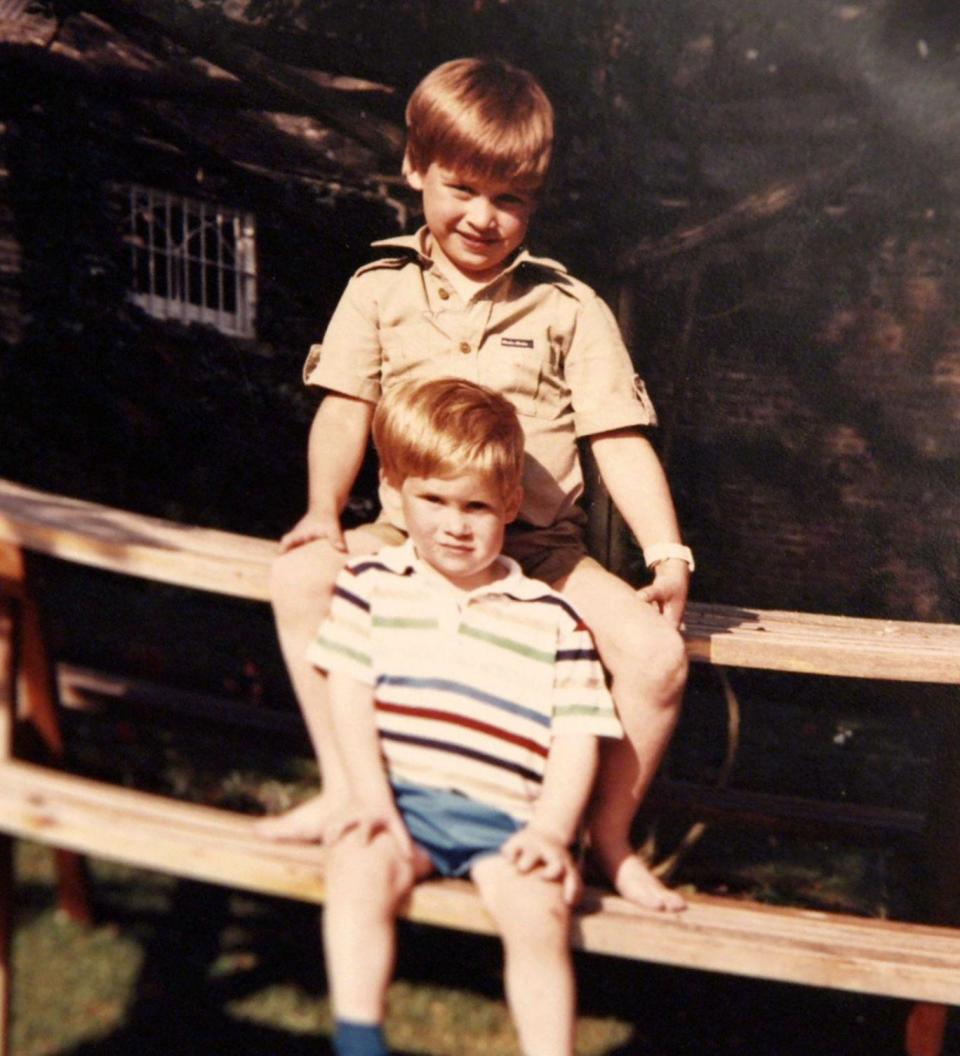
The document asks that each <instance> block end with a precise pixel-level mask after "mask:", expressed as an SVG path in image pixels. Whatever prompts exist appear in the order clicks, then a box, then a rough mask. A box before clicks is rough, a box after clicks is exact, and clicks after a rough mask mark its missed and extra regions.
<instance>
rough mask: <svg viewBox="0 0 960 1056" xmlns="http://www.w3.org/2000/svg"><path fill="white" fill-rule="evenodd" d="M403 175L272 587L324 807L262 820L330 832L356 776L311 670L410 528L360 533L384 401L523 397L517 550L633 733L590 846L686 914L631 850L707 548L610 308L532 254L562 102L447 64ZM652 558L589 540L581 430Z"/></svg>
mask: <svg viewBox="0 0 960 1056" xmlns="http://www.w3.org/2000/svg"><path fill="white" fill-rule="evenodd" d="M407 130H408V144H407V152H406V156H405V159H404V172H405V174H406V177H407V179H408V181H409V183H410V185H411V186H412V187H414V188H415V189H416V190H419V191H421V193H422V195H423V208H424V215H425V219H426V226H425V227H424V228H423V229H422V230H421V231H419V232H418V233H417V234H416V235H414V236H411V237H407V238H400V239H390V240H387V241H385V242H382V243H378V244H377V245H378V247H380V248H381V249H382V250H383V251H384V255H383V257H382V258H381V259H379V260H377V261H375V262H374V263H372V264H370V265H368V266H366V267H364V268H361V269H360V270H359V271H358V272H357V274H356V275H355V276H354V277H353V278H352V279H351V281H350V283H349V284H348V286H347V289H346V290H345V292H344V294H343V297H342V298H341V301H340V304H339V306H338V307H337V310H336V312H335V313H334V316H333V318H332V319H331V321H330V324H329V327H328V329H327V332H326V334H325V336H324V339H323V343H322V345H320V346H315V347H314V348H313V349H311V351H310V355H309V357H308V360H307V364H306V367H305V379H306V381H307V383H308V384H311V385H316V386H318V387H321V388H322V389H324V390H326V396H325V398H324V400H323V402H322V403H321V405H320V408H319V410H318V412H317V416H316V418H315V420H314V423H313V426H312V427H311V431H310V439H309V451H308V460H309V481H310V484H309V487H310V493H309V503H308V510H307V513H306V514H305V515H304V516H303V518H301V520H300V521H299V522H298V523H297V524H296V525H295V526H294V527H293V528H292V529H291V531H290V532H288V533H287V534H286V535H285V536H284V537H283V539H282V540H281V551H282V556H281V557H280V558H279V559H278V561H277V562H276V564H275V569H274V577H273V597H274V609H275V613H276V619H277V628H278V633H279V636H280V641H281V646H282V648H283V651H284V656H285V659H286V662H287V666H288V669H289V671H290V674H291V678H292V680H293V683H294V688H295V690H296V692H297V695H298V698H299V701H300V705H301V708H302V709H303V713H304V716H305V719H306V721H307V725H308V728H309V730H310V733H311V737H312V739H313V743H314V746H315V748H316V750H317V753H318V756H319V759H320V765H321V769H322V772H323V777H324V795H323V797H322V798H321V797H318V798H317V799H315V800H311V801H308V802H307V803H305V804H303V805H301V806H300V807H299V808H297V809H296V810H294V811H292V812H290V813H288V814H286V815H283V816H281V817H279V818H276V819H269V820H268V821H264V822H262V823H261V825H260V829H261V831H262V832H263V833H264V835H266V836H269V837H271V838H275V839H295V840H306V839H319V838H322V832H323V827H324V824H325V818H326V817H327V814H328V812H329V810H330V809H331V806H335V805H336V804H337V803H338V802H339V801H340V800H341V799H342V796H343V789H344V780H343V774H342V771H341V768H340V764H339V761H338V759H337V757H336V752H335V751H333V749H332V741H331V735H330V728H329V722H330V720H329V715H328V712H327V705H326V687H325V682H324V678H323V676H322V675H321V674H320V673H318V672H317V671H316V670H315V669H313V668H312V666H311V665H310V664H309V662H308V661H307V659H306V652H307V647H308V644H309V642H310V640H311V638H312V636H313V632H314V630H315V628H316V625H317V622H318V621H319V619H320V618H321V617H322V616H323V615H324V613H325V612H326V610H327V608H328V606H329V598H330V595H331V591H332V586H333V581H334V579H335V578H336V575H337V573H338V571H339V569H340V568H341V567H342V565H343V563H344V561H345V560H346V555H347V553H348V552H349V553H364V552H373V551H375V550H376V549H378V548H379V547H380V546H382V545H383V544H384V543H385V542H386V543H395V542H398V541H399V540H401V539H403V538H404V526H403V520H402V514H401V511H399V510H398V509H397V508H396V507H395V505H394V504H391V502H390V501H389V500H390V496H389V495H386V496H382V498H384V500H385V501H384V504H383V512H382V514H381V517H380V519H379V520H378V521H377V522H375V523H374V524H371V525H364V526H361V527H359V528H355V529H352V530H350V531H347V532H344V531H343V530H342V528H341V524H340V515H341V513H342V511H343V508H344V506H345V504H346V501H347V498H348V497H349V493H350V489H351V487H352V485H353V482H354V480H355V478H356V475H357V473H358V471H359V468H360V465H361V462H362V460H363V457H364V453H365V451H366V447H367V443H368V438H369V434H370V424H371V420H372V417H373V412H374V408H375V405H376V403H377V401H378V400H379V398H380V396H381V394H382V393H383V392H385V391H389V390H390V388H392V386H394V385H395V384H396V383H397V382H399V381H402V380H407V379H411V378H418V379H426V378H434V377H443V376H454V377H462V378H466V379H468V380H472V381H476V382H479V383H481V384H483V385H486V386H489V387H491V388H493V389H496V390H497V391H499V392H501V393H503V394H504V395H505V396H506V397H507V398H508V399H509V400H510V401H511V403H513V405H514V406H515V407H516V409H517V412H518V415H519V417H520V421H521V424H522V427H523V430H524V434H525V441H526V450H527V459H526V464H525V471H524V480H523V487H524V495H525V498H524V502H523V505H522V506H521V508H520V511H519V515H518V518H517V520H516V522H515V523H514V524H513V525H511V526H510V529H509V531H508V533H507V538H506V543H505V548H504V552H505V553H506V554H508V555H510V556H512V557H514V558H515V559H516V560H518V561H519V562H520V564H521V566H522V567H523V569H524V571H525V572H527V573H528V574H529V575H533V576H535V577H537V578H540V579H543V580H544V581H546V582H548V583H550V584H551V585H552V586H554V587H555V588H556V589H558V590H560V591H561V592H562V593H563V594H564V595H565V596H567V597H568V598H570V600H571V601H572V602H573V604H574V605H575V606H576V608H577V609H578V610H579V611H580V612H581V613H582V615H583V617H584V619H585V620H586V621H587V623H588V625H589V626H590V628H591V630H592V631H593V634H594V637H595V639H596V641H597V646H598V648H599V650H600V655H601V657H602V659H603V662H604V665H605V666H606V668H607V670H608V671H609V672H610V674H611V676H612V689H613V695H614V699H615V701H616V704H617V709H618V713H619V716H620V719H621V722H622V724H623V727H624V730H625V733H626V737H625V739H624V740H623V741H621V742H617V743H616V744H615V745H608V746H605V750H604V753H603V755H602V759H601V769H600V778H599V781H598V786H597V792H596V795H595V797H594V801H593V803H592V805H591V809H590V814H589V819H588V830H589V844H590V850H591V854H592V855H593V856H594V858H595V860H596V861H597V863H598V864H599V866H600V867H601V868H602V869H603V870H604V872H605V873H606V874H607V876H608V877H609V878H610V880H611V882H612V883H613V885H614V886H615V888H616V889H617V890H618V891H619V892H620V894H622V895H623V896H624V897H625V898H628V899H630V900H631V901H634V902H636V903H638V904H640V905H644V906H648V907H651V908H659V909H668V910H677V909H682V908H683V905H684V902H683V899H682V898H681V896H680V895H679V894H677V893H676V892H673V891H670V890H668V889H667V888H665V887H664V886H663V885H662V884H661V883H660V882H659V880H657V879H656V878H655V877H654V876H653V875H652V873H651V872H650V870H649V869H648V867H647V865H646V863H645V862H644V861H643V860H642V859H641V858H640V857H639V856H638V855H637V854H636V853H635V852H634V850H633V848H632V846H631V844H630V838H629V836H630V825H631V822H632V820H633V816H634V814H635V812H636V809H637V807H638V805H639V803H640V801H641V800H642V798H643V795H644V793H645V791H646V789H647V787H648V786H649V784H650V781H651V780H652V778H653V776H654V773H655V771H656V768H657V765H658V763H659V761H660V758H661V756H662V754H663V751H664V749H665V747H666V745H667V743H668V741H669V738H670V735H671V733H672V730H673V727H674V725H675V722H676V719H677V715H678V712H679V706H680V698H681V694H682V691H683V686H684V683H685V679H686V671H687V664H686V655H685V650H684V647H683V642H682V639H681V637H680V635H679V633H678V627H679V625H680V622H681V619H682V616H683V610H684V606H685V603H686V597H687V589H688V584H689V577H690V572H691V571H692V569H693V558H692V555H691V553H690V551H689V549H688V548H686V547H685V546H683V545H682V543H681V541H680V531H679V527H678V524H677V519H676V515H675V512H674V507H673V502H672V500H671V496H670V490H669V486H668V484H667V481H666V478H665V475H664V473H663V470H662V467H661V465H660V462H659V460H658V458H657V456H656V454H655V452H654V450H653V448H652V446H651V445H650V443H649V442H648V440H647V439H646V438H645V437H644V436H643V435H642V433H641V427H642V426H646V425H650V424H653V423H654V421H655V414H654V411H653V408H652V406H651V404H650V402H649V400H648V399H647V397H646V393H645V391H644V388H643V385H642V383H641V382H640V380H639V379H638V378H636V376H635V375H634V372H633V367H632V364H631V362H630V357H629V354H628V353H627V350H626V348H625V347H624V344H623V341H622V339H621V337H620V334H619V331H618V329H617V326H616V323H615V321H614V319H613V317H612V315H611V313H610V311H609V309H608V308H607V307H606V305H605V304H604V303H603V302H602V301H601V300H600V299H599V298H598V297H597V296H596V294H595V293H594V292H593V291H592V290H591V289H590V288H589V287H588V286H586V285H584V284H583V283H581V282H579V281H577V280H576V279H574V278H572V277H571V276H570V275H569V274H567V272H566V270H565V269H564V268H563V266H562V265H560V264H558V263H556V262H555V261H551V260H546V259H543V258H536V257H532V256H531V255H529V254H528V253H527V251H526V250H525V249H524V248H523V242H524V239H525V237H526V233H527V227H528V225H529V223H530V220H531V218H532V216H533V213H534V211H535V209H536V206H537V202H538V195H539V193H540V191H541V189H542V187H543V184H544V181H545V179H546V175H547V170H548V168H549V163H550V155H551V150H552V144H553V111H552V108H551V106H550V103H549V100H548V99H547V98H546V96H545V94H544V93H543V90H542V89H541V88H540V86H539V84H537V82H536V81H535V80H534V78H533V77H532V76H531V75H530V74H528V73H526V72H525V71H522V70H518V69H516V68H514V67H511V66H509V65H508V64H506V63H503V62H500V61H498V60H487V59H459V60H454V61H452V62H449V63H445V64H443V65H442V66H440V67H438V68H437V69H436V70H434V71H433V72H432V73H430V74H428V76H427V77H426V78H425V79H424V80H423V81H422V82H421V84H420V85H419V86H418V87H417V89H416V90H415V91H414V93H413V95H412V96H411V99H410V102H409V104H408V107H407ZM579 438H587V439H588V441H589V443H590V446H591V449H592V452H593V454H594V456H595V458H596V461H597V464H598V467H599V470H600V474H601V477H602V479H603V481H604V484H605V485H606V487H607V490H608V491H609V493H610V495H611V497H612V499H613V501H614V503H615V504H616V506H617V508H618V509H619V510H620V513H621V514H622V515H623V517H624V519H625V521H626V523H627V525H628V526H629V527H630V529H631V531H632V532H633V533H634V535H635V536H636V538H637V540H638V542H639V543H640V545H641V546H642V547H643V550H644V555H645V559H646V561H647V564H648V566H650V567H651V569H652V571H653V581H652V583H650V584H649V585H648V586H646V587H643V588H642V589H641V590H639V591H635V590H634V589H633V588H632V587H630V586H629V585H628V584H626V583H625V582H623V581H622V580H620V579H619V578H617V577H616V576H614V575H612V574H611V573H609V572H608V571H606V570H605V569H604V568H602V567H601V566H600V565H599V564H598V563H597V562H596V561H594V560H593V559H591V558H590V557H589V556H588V555H587V553H586V550H585V546H584V542H583V528H584V521H585V515H584V513H583V511H582V509H581V507H580V506H579V505H578V501H579V499H580V497H581V494H582V490H583V479H582V474H581V468H580V463H579V458H578V451H577V440H578V439H579Z"/></svg>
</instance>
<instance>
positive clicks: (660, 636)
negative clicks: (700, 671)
mask: <svg viewBox="0 0 960 1056" xmlns="http://www.w3.org/2000/svg"><path fill="white" fill-rule="evenodd" d="M618 638H619V640H618V643H617V648H616V649H615V650H614V652H613V655H612V656H611V657H610V658H609V660H608V659H607V658H606V657H604V662H605V663H606V664H607V667H608V669H609V670H610V673H611V675H612V676H613V680H614V685H616V684H617V683H618V682H620V683H624V684H627V685H630V686H634V687H641V688H642V690H643V692H644V694H645V695H646V696H647V697H649V698H650V699H653V700H656V701H660V702H661V703H663V704H664V705H671V704H673V703H674V702H675V701H676V699H677V698H678V696H679V694H680V693H681V691H682V690H683V687H684V685H685V683H686V681H687V672H688V669H689V660H688V658H687V650H686V647H685V645H684V641H683V637H682V635H681V634H680V632H679V631H677V630H675V629H674V628H673V627H671V626H670V625H669V624H668V623H667V622H666V620H657V621H655V622H653V621H650V620H649V619H644V620H640V621H630V620H626V621H624V623H623V626H622V632H621V634H620V635H619V636H618Z"/></svg>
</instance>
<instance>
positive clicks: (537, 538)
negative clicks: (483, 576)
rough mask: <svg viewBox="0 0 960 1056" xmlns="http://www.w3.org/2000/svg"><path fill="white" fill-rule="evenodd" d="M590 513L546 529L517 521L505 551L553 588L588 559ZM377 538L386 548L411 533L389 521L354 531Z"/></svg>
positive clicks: (509, 530)
mask: <svg viewBox="0 0 960 1056" xmlns="http://www.w3.org/2000/svg"><path fill="white" fill-rule="evenodd" d="M586 521H587V517H586V514H585V513H583V511H581V510H577V511H576V512H575V514H574V515H573V516H572V517H568V518H566V519H565V520H562V521H557V523H556V524H551V525H549V526H548V527H546V528H538V527H537V526H536V525H532V524H525V523H520V522H515V523H514V524H508V525H507V535H506V538H505V539H504V543H503V552H504V553H505V554H506V555H507V557H512V558H513V559H514V561H516V562H517V564H518V565H519V566H520V567H521V568H522V569H523V571H524V572H525V573H526V574H527V575H528V576H530V577H531V578H532V579H539V580H540V581H541V582H543V583H549V584H550V585H553V584H554V583H558V582H559V581H560V580H562V579H564V578H565V577H566V576H568V575H570V573H571V572H572V571H573V570H574V568H576V566H577V565H578V564H579V562H580V561H582V560H583V558H585V557H586V556H587V545H586V543H585V542H584V539H583V533H584V527H585V525H586ZM354 531H356V532H358V533H363V534H365V535H373V536H374V537H376V538H377V539H379V540H380V542H381V543H382V545H383V546H399V545H400V544H401V543H404V542H406V539H407V533H406V532H405V531H403V529H402V528H397V526H396V525H394V524H391V523H390V521H388V520H386V519H385V518H381V519H379V520H376V521H373V522H371V523H370V524H362V525H360V526H359V527H358V528H356V529H354Z"/></svg>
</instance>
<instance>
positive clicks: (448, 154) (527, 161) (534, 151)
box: [404, 58, 553, 191]
mask: <svg viewBox="0 0 960 1056" xmlns="http://www.w3.org/2000/svg"><path fill="white" fill-rule="evenodd" d="M406 122H407V154H406V158H405V160H404V165H405V166H406V167H407V168H410V169H413V170H414V171H416V172H420V173H424V172H426V171H427V169H428V168H429V166H430V163H431V162H434V161H435V162H437V163H438V164H440V165H444V166H447V167H450V168H454V169H456V170H458V171H461V172H464V173H465V174H467V175H470V176H474V177H481V178H484V179H490V180H496V181H498V182H504V183H510V184H512V185H514V186H517V187H518V188H520V187H522V188H525V189H528V190H530V191H536V190H539V189H540V188H541V187H542V186H543V185H544V183H545V182H546V178H547V172H548V170H549V168H550V155H551V152H552V149H553V107H552V106H551V104H550V100H549V99H548V98H547V96H546V93H545V92H544V90H543V89H542V88H541V87H540V85H539V83H538V82H537V80H536V78H535V77H534V76H533V75H532V74H530V73H528V72H527V71H526V70H521V69H519V68H518V67H516V66H511V65H510V64H509V63H507V62H504V61H502V60H501V59H493V58H481V59H452V60H451V61H450V62H445V63H443V64H442V65H440V66H438V67H437V68H436V69H435V70H433V71H432V72H430V73H428V74H427V76H426V77H424V78H423V80H422V81H421V82H420V83H419V84H418V85H417V87H416V88H415V89H414V90H413V94H412V95H411V96H410V101H409V102H408V103H407V111H406Z"/></svg>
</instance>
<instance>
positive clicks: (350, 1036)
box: [333, 1019, 390, 1056]
mask: <svg viewBox="0 0 960 1056" xmlns="http://www.w3.org/2000/svg"><path fill="white" fill-rule="evenodd" d="M333 1051H334V1052H335V1053H336V1054H337V1056H390V1054H389V1052H388V1050H387V1043H386V1041H385V1040H384V1037H383V1029H382V1027H381V1026H380V1024H379V1023H351V1022H349V1021H348V1020H345V1019H338V1020H337V1021H336V1023H335V1024H334V1028H333Z"/></svg>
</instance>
